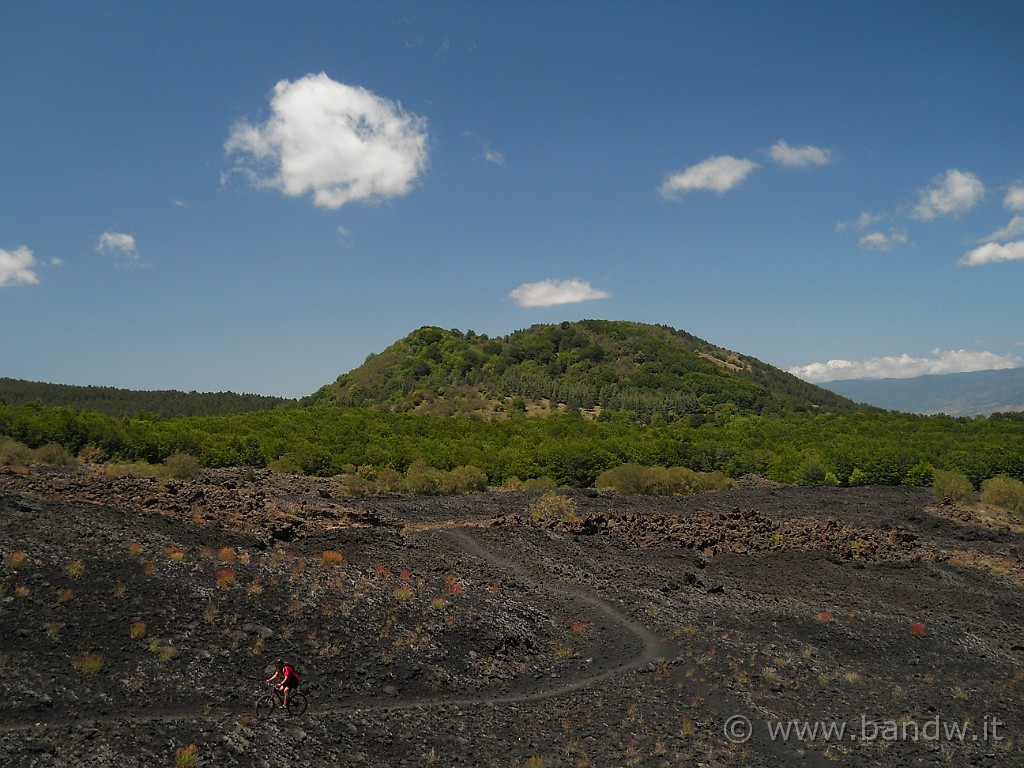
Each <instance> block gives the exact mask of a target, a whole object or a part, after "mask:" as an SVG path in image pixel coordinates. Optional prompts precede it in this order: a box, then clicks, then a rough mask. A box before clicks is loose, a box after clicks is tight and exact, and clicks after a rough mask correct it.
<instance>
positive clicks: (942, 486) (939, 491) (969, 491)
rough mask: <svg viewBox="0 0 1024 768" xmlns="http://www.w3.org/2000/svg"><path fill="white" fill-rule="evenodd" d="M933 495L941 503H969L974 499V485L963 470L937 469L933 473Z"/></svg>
mask: <svg viewBox="0 0 1024 768" xmlns="http://www.w3.org/2000/svg"><path fill="white" fill-rule="evenodd" d="M932 495H933V496H934V498H935V500H936V501H937V502H939V503H940V504H941V503H943V502H952V503H954V504H969V503H970V502H972V501H974V486H973V485H972V484H971V481H970V479H969V478H968V477H967V475H965V474H964V473H963V472H957V471H955V470H945V469H936V470H935V472H934V473H933V475H932Z"/></svg>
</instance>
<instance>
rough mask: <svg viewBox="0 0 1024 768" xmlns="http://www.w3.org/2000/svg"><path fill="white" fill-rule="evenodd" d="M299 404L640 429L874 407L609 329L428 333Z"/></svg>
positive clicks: (665, 337) (734, 358) (698, 343)
mask: <svg viewBox="0 0 1024 768" xmlns="http://www.w3.org/2000/svg"><path fill="white" fill-rule="evenodd" d="M300 404H302V405H342V406H353V407H370V408H385V409H388V410H393V411H419V412H426V413H433V414H438V415H452V414H459V413H461V414H477V415H481V416H484V417H490V418H504V417H507V416H508V415H510V414H515V413H527V414H544V413H548V412H551V411H554V410H569V411H579V412H581V413H582V414H583V415H585V416H587V417H590V418H600V419H604V420H606V419H613V420H619V419H621V420H628V421H640V422H651V421H655V422H659V421H667V422H671V421H675V420H677V419H680V418H684V417H692V416H698V417H699V416H700V415H708V414H712V413H723V412H725V413H762V412H784V411H816V412H832V413H837V412H846V411H853V410H860V409H863V408H864V406H858V405H856V404H855V403H854V402H853V401H852V400H848V399H847V398H844V397H842V396H840V395H837V394H835V393H833V392H829V391H828V390H825V389H822V388H820V387H816V386H814V385H812V384H808V383H807V382H804V381H801V380H800V379H798V378H796V377H795V376H792V375H790V374H788V373H785V372H784V371H781V370H779V369H778V368H774V367H772V366H770V365H767V364H765V363H762V362H761V361H759V360H756V359H754V358H752V357H748V356H745V355H741V354H738V353H736V352H732V351H729V350H726V349H722V348H721V347H716V346H715V345H713V344H710V343H708V342H706V341H704V340H703V339H699V338H697V337H696V336H693V335H691V334H689V333H686V332H684V331H678V330H675V329H673V328H669V327H667V326H662V325H645V324H641V323H631V322H621V321H606V320H583V321H579V322H573V323H570V322H564V323H560V324H557V325H534V326H532V327H530V328H528V329H526V330H521V331H516V332H515V333H512V334H510V335H508V336H504V337H500V338H488V337H487V336H486V335H482V334H476V333H474V332H473V331H467V332H465V333H463V332H462V331H459V330H444V329H441V328H435V327H429V326H426V327H423V328H420V329H419V330H417V331H414V332H412V333H410V334H409V335H408V336H406V337H405V338H404V339H401V340H400V341H397V342H395V343H394V344H392V345H391V346H390V347H388V348H387V349H386V350H384V351H383V352H381V353H380V354H376V355H371V356H370V357H369V358H367V360H366V362H365V363H364V364H363V365H362V366H360V367H359V368H356V369H355V370H352V371H350V372H349V373H346V374H343V375H342V376H340V377H338V379H337V380H336V381H335V382H334V383H332V384H328V385H326V386H324V387H321V388H320V389H319V390H318V391H317V392H315V393H313V394H312V395H310V396H309V397H306V398H304V399H302V400H301V401H300Z"/></svg>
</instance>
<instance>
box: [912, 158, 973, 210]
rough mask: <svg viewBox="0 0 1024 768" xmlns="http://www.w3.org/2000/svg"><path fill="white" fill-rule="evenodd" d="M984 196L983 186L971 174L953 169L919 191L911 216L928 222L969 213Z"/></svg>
mask: <svg viewBox="0 0 1024 768" xmlns="http://www.w3.org/2000/svg"><path fill="white" fill-rule="evenodd" d="M984 196H985V185H984V184H982V183H981V179H979V178H978V177H977V176H975V175H974V174H973V173H964V172H963V171H958V170H955V169H952V170H949V171H946V175H945V176H944V177H942V176H939V177H936V178H935V179H934V181H933V182H932V186H931V187H930V188H928V189H924V190H922V191H921V196H920V199H919V200H918V202H917V205H916V206H914V210H913V211H912V212H911V216H913V217H914V218H915V219H920V220H922V221H928V220H929V219H934V218H935V217H937V216H946V215H948V214H952V213H963V212H964V211H969V210H971V208H973V207H974V206H975V205H977V204H978V203H979V202H981V199H982V198H983V197H984Z"/></svg>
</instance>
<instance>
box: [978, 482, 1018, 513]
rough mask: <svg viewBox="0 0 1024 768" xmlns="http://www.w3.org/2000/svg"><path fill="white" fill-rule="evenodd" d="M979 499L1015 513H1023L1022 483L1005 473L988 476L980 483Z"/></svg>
mask: <svg viewBox="0 0 1024 768" xmlns="http://www.w3.org/2000/svg"><path fill="white" fill-rule="evenodd" d="M981 500H982V501H983V502H985V503H986V504H991V505H992V506H994V507H1002V508H1003V509H1007V510H1009V511H1010V512H1013V513H1014V514H1016V515H1024V483H1022V482H1021V481H1020V480H1017V479H1016V478H1013V477H1008V476H1006V475H996V476H995V477H990V478H989V479H988V480H985V481H984V482H983V483H982V484H981Z"/></svg>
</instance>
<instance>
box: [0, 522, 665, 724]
mask: <svg viewBox="0 0 1024 768" xmlns="http://www.w3.org/2000/svg"><path fill="white" fill-rule="evenodd" d="M471 527H474V526H466V525H462V526H457V527H450V526H445V525H432V526H429V527H423V528H421V529H420V530H432V531H436V532H438V533H439V534H440V535H443V536H446V537H448V538H450V539H451V540H453V541H454V542H456V543H457V545H458V546H459V547H460V548H461V549H463V550H464V551H465V552H467V553H468V554H470V555H471V556H473V557H477V558H479V559H481V560H486V561H488V562H490V563H492V564H493V565H495V566H497V567H498V568H500V569H502V570H503V571H506V572H509V573H513V574H515V576H516V578H518V579H520V580H522V581H524V582H527V583H530V584H532V585H533V586H535V587H537V588H538V589H540V590H542V591H545V592H548V593H553V594H557V595H560V596H561V597H562V598H564V599H566V600H568V601H569V602H570V603H575V604H577V605H583V606H587V607H589V608H590V609H591V610H593V611H596V612H597V613H599V614H601V615H603V616H604V617H605V618H606V619H607V620H608V621H609V622H611V624H613V625H617V626H618V627H619V628H620V629H622V630H625V632H626V633H627V634H630V635H632V636H633V637H635V638H636V639H637V640H639V641H640V642H641V643H642V649H641V650H640V652H639V653H637V654H635V655H634V656H632V657H630V658H627V659H624V660H622V661H620V662H619V663H617V664H615V665H613V666H611V667H608V668H606V669H603V670H601V671H600V672H595V673H593V674H585V675H582V676H580V677H576V678H574V679H572V680H567V681H565V682H561V683H558V684H555V685H550V686H541V687H538V688H536V689H534V690H527V691H518V692H509V693H501V694H486V693H484V694H478V695H467V696H452V695H450V694H445V695H437V696H427V697H416V698H409V699H405V700H398V701H392V702H380V701H369V700H358V699H353V700H349V701H345V702H339V703H337V704H333V705H331V706H326V707H324V706H318V707H316V709H315V712H313V713H311V714H312V715H314V716H320V715H332V714H344V713H346V712H398V711H405V710H415V709H428V708H433V707H477V706H501V705H505V704H518V703H525V702H538V701H544V700H547V699H552V698H556V697H558V696H563V695H565V694H569V693H573V692H576V691H580V690H584V689H587V688H592V687H594V686H596V685H599V684H601V683H603V682H605V681H607V680H610V679H612V678H614V677H616V676H619V675H622V674H626V673H628V672H632V671H634V670H637V669H640V668H642V667H644V666H647V665H651V664H655V663H657V662H658V661H659V660H662V659H665V658H668V657H669V656H670V655H671V648H670V646H668V645H666V644H665V643H663V642H662V641H661V639H660V638H659V637H658V636H657V635H656V634H655V633H654V632H652V631H651V630H650V629H649V628H648V627H646V626H644V625H643V624H641V623H640V622H638V621H636V620H634V619H632V618H631V617H629V616H628V615H626V614H625V613H624V612H623V611H621V610H619V609H618V608H616V607H615V606H613V605H611V604H610V603H608V602H606V601H605V600H602V599H601V598H599V597H596V596H594V595H591V594H588V593H587V592H585V591H583V590H582V589H581V588H580V587H579V586H578V585H568V584H564V583H559V582H555V581H554V580H552V579H550V578H545V579H543V580H541V579H539V578H537V577H536V576H534V575H533V574H532V573H531V572H530V571H529V569H527V568H526V567H524V566H523V565H522V564H520V563H518V562H515V561H513V560H511V559H509V558H507V557H504V556H502V555H500V554H498V553H497V552H495V551H493V550H491V549H489V548H488V547H487V546H486V545H485V544H483V543H482V542H481V541H480V540H479V537H475V536H473V535H472V534H471V533H469V528H471ZM203 707H204V704H203V703H201V702H196V703H194V704H189V705H180V706H177V707H174V708H164V709H163V710H162V711H161V712H151V713H125V714H123V715H115V714H99V715H96V716H91V715H89V714H87V713H81V714H78V715H64V716H61V715H60V713H56V712H55V713H52V714H51V716H50V717H47V716H45V715H43V716H40V713H33V714H32V715H30V718H31V721H30V722H24V721H23V722H17V723H15V722H8V723H6V724H3V725H0V731H6V732H11V731H23V730H27V729H30V728H32V727H35V726H36V725H41V724H46V725H57V724H61V723H67V724H74V725H84V724H87V723H94V724H95V723H148V722H173V721H189V720H200V719H210V718H213V717H217V716H225V715H228V716H234V715H235V714H236V713H235V712H230V713H225V712H224V710H218V711H215V712H207V713H204V712H203ZM48 714H49V713H48Z"/></svg>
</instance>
